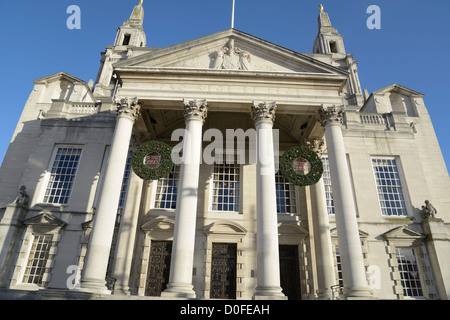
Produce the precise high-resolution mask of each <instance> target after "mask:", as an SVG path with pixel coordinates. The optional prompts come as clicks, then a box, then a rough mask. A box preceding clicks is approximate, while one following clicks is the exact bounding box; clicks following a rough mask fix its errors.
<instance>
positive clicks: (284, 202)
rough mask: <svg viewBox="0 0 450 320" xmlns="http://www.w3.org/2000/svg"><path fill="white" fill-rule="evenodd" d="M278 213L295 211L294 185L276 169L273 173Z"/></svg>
mask: <svg viewBox="0 0 450 320" xmlns="http://www.w3.org/2000/svg"><path fill="white" fill-rule="evenodd" d="M275 187H276V194H277V212H278V213H297V203H296V200H295V186H294V185H293V184H292V183H290V182H289V181H286V179H285V178H284V176H283V174H282V173H281V172H280V171H278V172H277V174H276V175H275Z"/></svg>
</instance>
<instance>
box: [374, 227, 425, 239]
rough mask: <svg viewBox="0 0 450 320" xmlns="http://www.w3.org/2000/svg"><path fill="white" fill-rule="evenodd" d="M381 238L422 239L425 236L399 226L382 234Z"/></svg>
mask: <svg viewBox="0 0 450 320" xmlns="http://www.w3.org/2000/svg"><path fill="white" fill-rule="evenodd" d="M383 237H384V238H385V239H386V240H393V239H396V240H401V239H424V238H425V235H424V234H422V233H421V232H419V231H417V230H414V229H412V228H409V227H407V226H401V227H397V228H394V229H392V230H390V231H388V232H386V233H384V234H383Z"/></svg>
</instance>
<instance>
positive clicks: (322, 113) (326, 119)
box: [317, 106, 345, 127]
mask: <svg viewBox="0 0 450 320" xmlns="http://www.w3.org/2000/svg"><path fill="white" fill-rule="evenodd" d="M344 114H345V107H344V106H340V107H336V106H322V108H320V109H319V110H318V113H317V120H319V122H320V123H321V124H322V126H323V127H326V126H327V125H330V124H339V125H342V124H343V123H344Z"/></svg>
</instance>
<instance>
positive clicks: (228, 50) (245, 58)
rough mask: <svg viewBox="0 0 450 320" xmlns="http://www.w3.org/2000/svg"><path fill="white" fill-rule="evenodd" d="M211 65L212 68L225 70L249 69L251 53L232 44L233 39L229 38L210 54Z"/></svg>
mask: <svg viewBox="0 0 450 320" xmlns="http://www.w3.org/2000/svg"><path fill="white" fill-rule="evenodd" d="M211 59H213V61H212V63H211V67H212V68H213V69H227V70H249V69H250V61H251V55H250V53H249V52H248V51H244V50H241V49H240V48H237V47H235V46H234V40H233V39H230V41H228V43H227V44H226V45H225V46H224V47H223V48H222V49H220V50H218V51H216V52H214V53H213V54H211Z"/></svg>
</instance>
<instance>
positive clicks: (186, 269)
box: [161, 100, 208, 298]
mask: <svg viewBox="0 0 450 320" xmlns="http://www.w3.org/2000/svg"><path fill="white" fill-rule="evenodd" d="M207 111H208V107H207V103H206V100H194V101H188V100H185V101H184V117H185V119H186V131H185V136H184V139H183V161H182V163H181V167H180V178H179V181H178V195H177V208H176V213H175V229H174V235H173V247H172V261H171V264H170V277H169V283H168V284H167V289H166V290H165V291H164V292H162V294H161V295H162V296H163V297H169V298H175V297H184V298H195V292H194V290H193V285H192V269H193V265H194V245H195V229H196V218H197V196H198V178H199V172H200V160H201V154H202V127H203V123H204V121H205V119H206V116H207Z"/></svg>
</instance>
